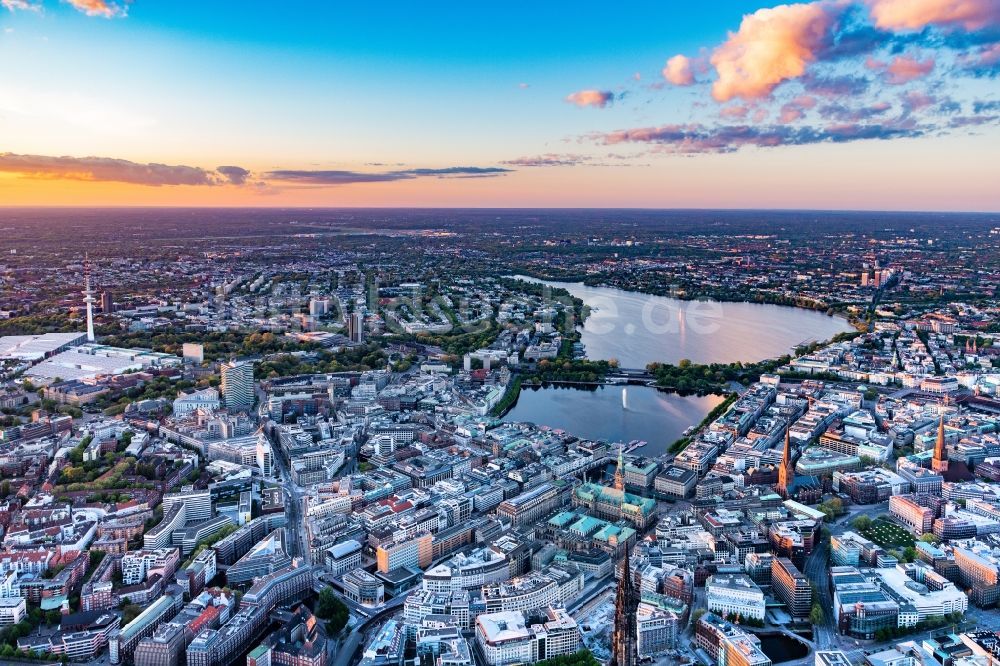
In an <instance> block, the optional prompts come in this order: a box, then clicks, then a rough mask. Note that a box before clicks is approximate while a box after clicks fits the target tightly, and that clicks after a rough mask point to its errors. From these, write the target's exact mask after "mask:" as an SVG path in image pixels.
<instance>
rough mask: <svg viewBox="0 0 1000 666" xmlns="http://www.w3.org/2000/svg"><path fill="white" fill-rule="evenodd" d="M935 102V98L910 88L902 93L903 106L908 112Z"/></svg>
mask: <svg viewBox="0 0 1000 666" xmlns="http://www.w3.org/2000/svg"><path fill="white" fill-rule="evenodd" d="M935 102H937V98H935V97H931V96H930V95H927V94H925V93H922V92H919V91H916V90H911V91H910V92H908V93H906V94H905V95H903V108H904V109H906V110H907V111H909V112H913V111H919V110H920V109H925V108H927V107H928V106H930V105H932V104H934V103H935Z"/></svg>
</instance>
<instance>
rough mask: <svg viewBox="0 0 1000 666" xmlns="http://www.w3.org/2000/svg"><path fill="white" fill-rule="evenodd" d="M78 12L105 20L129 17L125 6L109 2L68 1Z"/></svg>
mask: <svg viewBox="0 0 1000 666" xmlns="http://www.w3.org/2000/svg"><path fill="white" fill-rule="evenodd" d="M66 1H67V2H68V3H69V4H71V5H73V7H75V8H76V9H77V10H78V11H81V12H83V13H84V14H86V15H87V16H101V17H104V18H119V17H124V16H126V15H128V9H127V8H126V6H125V5H123V4H118V3H114V2H107V1H106V0H66Z"/></svg>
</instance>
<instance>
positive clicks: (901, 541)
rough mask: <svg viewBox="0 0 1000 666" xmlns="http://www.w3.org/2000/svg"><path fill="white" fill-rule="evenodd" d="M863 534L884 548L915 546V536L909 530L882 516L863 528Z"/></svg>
mask: <svg viewBox="0 0 1000 666" xmlns="http://www.w3.org/2000/svg"><path fill="white" fill-rule="evenodd" d="M861 536H863V537H865V538H866V539H871V540H872V541H874V542H875V543H877V544H878V545H880V546H882V547H883V548H894V547H903V548H906V547H911V548H912V547H913V536H911V535H910V533H909V532H907V531H906V530H904V529H903V528H902V527H900V526H899V525H895V524H893V523H890V522H889V521H887V520H883V519H881V518H879V519H877V520H873V521H871V523H870V524H869V525H867V526H866V527H863V528H861Z"/></svg>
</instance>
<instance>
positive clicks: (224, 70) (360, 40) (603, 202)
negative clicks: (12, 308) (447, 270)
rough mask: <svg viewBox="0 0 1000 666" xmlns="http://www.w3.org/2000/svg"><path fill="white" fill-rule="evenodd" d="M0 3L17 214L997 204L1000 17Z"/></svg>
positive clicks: (926, 9)
mask: <svg viewBox="0 0 1000 666" xmlns="http://www.w3.org/2000/svg"><path fill="white" fill-rule="evenodd" d="M266 9H267V8H266V7H264V8H263V10H261V9H258V8H256V7H247V6H246V5H245V3H244V4H241V5H239V6H235V5H232V4H230V3H213V4H212V5H211V6H209V7H198V8H197V11H192V10H191V9H190V8H189V7H184V6H183V5H177V4H175V3H171V4H170V5H164V4H161V3H149V2H146V3H143V2H134V3H127V2H126V3H113V2H107V1H105V0H72V1H70V2H55V1H51V0H3V2H2V7H0V56H2V57H3V58H4V61H5V62H7V63H14V64H13V66H11V67H8V68H5V70H4V71H3V72H0V114H2V116H3V122H4V131H3V133H2V135H0V136H2V137H3V140H2V141H0V204H2V205H15V206H16V205H100V206H106V205H110V206H143V205H151V206H250V207H272V206H273V207H295V206H305V207H325V206H333V207H336V206H345V207H352V206H385V207H393V206H417V207H420V206H429V207H430V206H432V207H438V206H440V207H611V208H806V209H854V210H862V209H882V210H935V211H937V210H941V211H944V210H948V211H957V210H963V211H996V210H1000V193H998V192H997V191H996V187H995V183H994V182H993V181H994V180H995V178H993V177H991V173H992V169H991V168H990V165H991V158H992V155H993V154H995V152H996V147H997V146H998V145H1000V142H998V139H1000V130H998V128H997V124H998V122H1000V98H997V97H996V95H995V93H994V94H991V93H992V91H993V90H994V88H995V86H994V85H993V83H994V82H995V77H996V75H997V73H998V71H1000V6H998V5H997V3H995V2H991V1H990V0H966V1H965V2H952V1H951V0H919V1H916V2H902V0H857V1H854V2H851V1H847V0H828V1H819V2H811V3H798V4H789V5H778V4H777V3H774V2H728V3H724V6H721V7H719V6H714V7H707V6H702V5H700V4H698V3H686V4H684V5H680V4H677V3H673V4H671V5H669V6H652V5H644V6H637V7H634V8H633V9H632V11H630V12H618V13H614V12H608V11H606V9H604V8H603V7H602V6H600V5H596V4H593V5H583V6H577V7H576V9H575V11H568V10H567V9H566V8H562V7H557V6H546V7H544V8H536V9H534V10H533V11H534V13H533V15H532V16H531V17H527V18H526V17H525V16H523V15H520V14H516V13H514V12H510V13H508V14H504V13H489V12H488V10H485V9H469V8H464V9H463V11H462V12H461V13H458V12H457V11H451V12H447V11H445V10H444V9H441V10H438V11H437V12H427V11H425V10H422V9H417V8H413V7H406V6H403V5H399V6H394V7H391V8H389V11H384V12H382V13H380V14H378V15H376V14H374V13H373V12H371V10H369V9H365V8H357V7H337V8H335V9H333V8H317V7H309V8H296V7H290V8H289V7H286V8H283V11H282V12H281V13H278V12H273V11H266Z"/></svg>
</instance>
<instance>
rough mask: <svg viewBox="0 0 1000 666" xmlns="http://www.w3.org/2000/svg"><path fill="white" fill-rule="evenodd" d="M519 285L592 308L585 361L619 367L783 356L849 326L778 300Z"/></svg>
mask: <svg viewBox="0 0 1000 666" xmlns="http://www.w3.org/2000/svg"><path fill="white" fill-rule="evenodd" d="M515 277H517V278H518V279H521V280H525V281H526V282H534V283H537V284H547V285H549V286H551V287H559V288H562V289H565V290H566V291H568V292H569V293H570V294H572V295H573V296H575V297H577V298H579V299H581V300H582V301H583V302H584V304H585V305H587V306H588V307H589V308H590V310H591V312H590V316H589V317H587V320H586V321H585V322H584V325H583V332H582V339H581V342H583V345H584V347H585V348H586V352H587V358H590V359H592V360H610V359H617V360H618V363H619V365H621V367H623V368H645V367H646V365H648V364H649V363H652V362H654V361H659V362H661V363H673V364H677V362H678V361H680V360H681V359H685V358H686V359H688V360H690V361H691V362H693V363H734V362H736V361H743V362H756V361H762V360H764V359H768V358H775V357H778V356H781V355H783V354H788V353H790V352H791V351H792V350H794V349H795V347H797V346H798V345H800V344H803V343H808V342H816V341H823V340H829V339H830V338H832V337H833V336H834V335H836V334H837V333H844V332H847V331H853V330H854V329H853V328H852V327H851V325H850V324H849V323H848V322H847V320H846V319H843V318H842V317H829V316H827V315H825V314H823V313H820V312H814V311H812V310H804V309H801V308H794V307H788V306H783V305H765V304H761V303H722V302H719V301H683V300H680V299H676V298H668V297H665V296H650V295H647V294H640V293H637V292H632V291H624V290H622V289H613V288H610V287H589V286H587V285H585V284H583V283H582V282H552V281H546V280H538V279H535V278H529V277H524V276H515Z"/></svg>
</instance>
